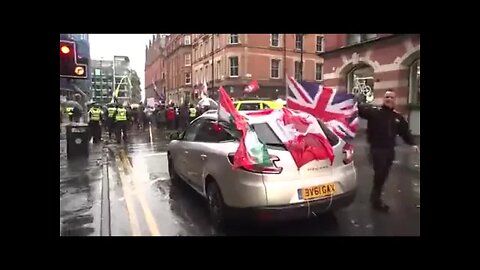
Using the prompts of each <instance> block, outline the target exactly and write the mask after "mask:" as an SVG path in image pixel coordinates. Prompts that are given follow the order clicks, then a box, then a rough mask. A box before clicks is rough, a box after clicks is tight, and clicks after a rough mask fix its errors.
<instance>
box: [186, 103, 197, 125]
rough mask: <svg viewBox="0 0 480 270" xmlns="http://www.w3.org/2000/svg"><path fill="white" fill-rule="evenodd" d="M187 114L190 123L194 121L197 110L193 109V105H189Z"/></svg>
mask: <svg viewBox="0 0 480 270" xmlns="http://www.w3.org/2000/svg"><path fill="white" fill-rule="evenodd" d="M188 112H189V115H188V116H189V119H190V122H192V121H193V119H195V117H196V116H197V109H195V107H194V106H193V104H190V109H188Z"/></svg>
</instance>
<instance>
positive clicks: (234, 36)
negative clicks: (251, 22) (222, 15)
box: [228, 34, 239, 44]
mask: <svg viewBox="0 0 480 270" xmlns="http://www.w3.org/2000/svg"><path fill="white" fill-rule="evenodd" d="M228 43H229V44H238V43H239V42H238V34H230V39H229V40H228Z"/></svg>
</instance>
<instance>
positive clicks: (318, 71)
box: [315, 63, 323, 81]
mask: <svg viewBox="0 0 480 270" xmlns="http://www.w3.org/2000/svg"><path fill="white" fill-rule="evenodd" d="M322 75H323V64H320V63H316V64H315V80H316V81H321V80H322V79H323V76H322Z"/></svg>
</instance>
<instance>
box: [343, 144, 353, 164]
mask: <svg viewBox="0 0 480 270" xmlns="http://www.w3.org/2000/svg"><path fill="white" fill-rule="evenodd" d="M342 152H343V164H345V165H347V164H349V163H351V162H352V161H353V147H352V146H344V147H343V150H342Z"/></svg>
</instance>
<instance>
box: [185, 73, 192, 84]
mask: <svg viewBox="0 0 480 270" xmlns="http://www.w3.org/2000/svg"><path fill="white" fill-rule="evenodd" d="M185 84H186V85H190V84H192V77H191V74H190V72H185Z"/></svg>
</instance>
